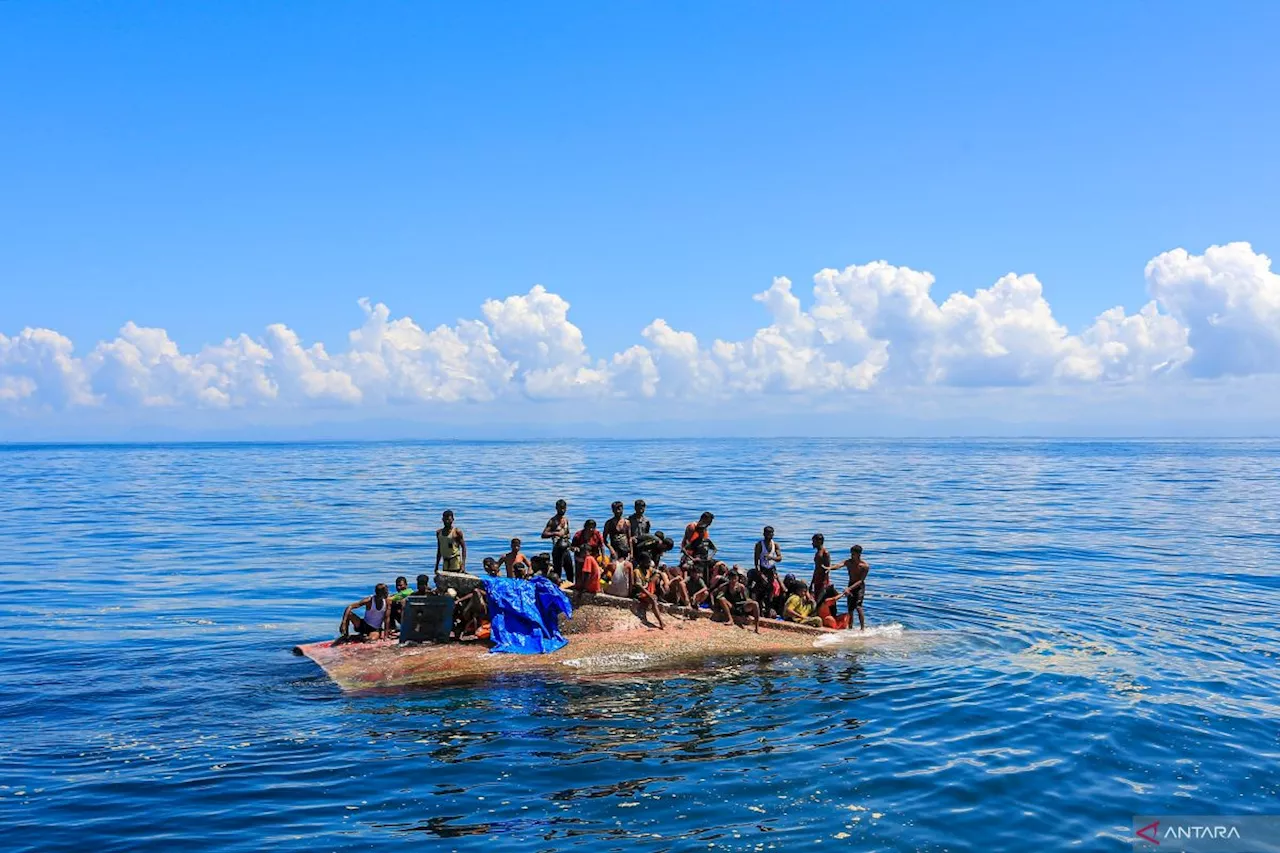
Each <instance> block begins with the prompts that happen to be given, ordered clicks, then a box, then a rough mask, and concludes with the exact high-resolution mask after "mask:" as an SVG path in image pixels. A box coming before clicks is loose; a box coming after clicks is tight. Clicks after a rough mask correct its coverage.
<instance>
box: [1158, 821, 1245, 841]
mask: <svg viewBox="0 0 1280 853" xmlns="http://www.w3.org/2000/svg"><path fill="white" fill-rule="evenodd" d="M1158 822H1159V821H1157V823H1158ZM1164 837H1165V839H1166V840H1168V839H1170V838H1176V839H1178V840H1179V841H1188V840H1190V839H1193V838H1195V839H1201V838H1214V839H1228V838H1239V837H1240V830H1238V829H1236V828H1235V827H1234V826H1222V825H1221V824H1219V825H1217V826H1198V825H1196V824H1192V825H1190V826H1170V827H1167V828H1166V829H1165V831H1164Z"/></svg>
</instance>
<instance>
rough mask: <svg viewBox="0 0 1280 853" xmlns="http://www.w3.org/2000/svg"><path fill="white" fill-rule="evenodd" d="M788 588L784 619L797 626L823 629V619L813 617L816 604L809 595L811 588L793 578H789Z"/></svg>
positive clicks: (783, 613)
mask: <svg viewBox="0 0 1280 853" xmlns="http://www.w3.org/2000/svg"><path fill="white" fill-rule="evenodd" d="M786 587H787V592H788V595H787V601H786V604H785V605H784V607H783V612H782V616H783V618H784V619H786V620H787V621H788V622H794V623H796V624H797V625H808V626H809V627H811V628H821V627H822V619H821V618H819V617H817V616H814V615H813V612H814V610H815V609H816V603H815V602H814V600H813V596H812V595H811V594H810V593H809V587H808V586H806V585H805V584H804V582H803V581H799V580H796V579H795V578H794V577H791V576H788V577H787V584H786Z"/></svg>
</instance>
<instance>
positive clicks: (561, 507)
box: [556, 498, 569, 515]
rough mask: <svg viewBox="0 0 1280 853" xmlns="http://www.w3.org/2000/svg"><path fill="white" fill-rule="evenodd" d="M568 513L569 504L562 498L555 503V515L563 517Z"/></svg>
mask: <svg viewBox="0 0 1280 853" xmlns="http://www.w3.org/2000/svg"><path fill="white" fill-rule="evenodd" d="M568 511H569V502H568V501H566V500H565V499H564V498H561V499H560V500H558V501H556V515H564V514H565V513H566V512H568Z"/></svg>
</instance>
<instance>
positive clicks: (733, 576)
mask: <svg viewBox="0 0 1280 853" xmlns="http://www.w3.org/2000/svg"><path fill="white" fill-rule="evenodd" d="M746 580H747V573H746V572H744V571H743V570H742V566H734V567H733V571H731V572H729V583H731V584H734V585H737V584H741V583H746Z"/></svg>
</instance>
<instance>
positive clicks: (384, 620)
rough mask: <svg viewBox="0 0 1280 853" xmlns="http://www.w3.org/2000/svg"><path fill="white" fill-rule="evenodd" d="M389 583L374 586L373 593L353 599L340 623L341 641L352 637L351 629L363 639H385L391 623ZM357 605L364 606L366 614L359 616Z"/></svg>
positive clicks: (339, 637)
mask: <svg viewBox="0 0 1280 853" xmlns="http://www.w3.org/2000/svg"><path fill="white" fill-rule="evenodd" d="M389 598H390V596H389V595H388V590H387V585H386V584H385V583H380V584H378V585H377V586H375V587H374V588H373V595H370V596H367V597H365V598H362V599H360V600H359V601H353V602H351V603H350V604H348V605H347V609H346V610H344V611H343V612H342V621H341V622H339V623H338V639H339V641H344V640H349V639H351V635H350V633H349V632H350V631H355V632H356V634H358V635H359V636H360V638H361V639H366V638H368V637H373V638H374V639H379V640H385V639H386V638H387V630H388V628H389V627H390V624H391V602H390V601H389V600H388V599H389ZM357 607H363V608H364V616H363V617H361V616H357V615H356V613H355V610H356V608H357Z"/></svg>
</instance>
